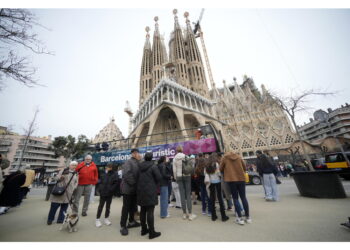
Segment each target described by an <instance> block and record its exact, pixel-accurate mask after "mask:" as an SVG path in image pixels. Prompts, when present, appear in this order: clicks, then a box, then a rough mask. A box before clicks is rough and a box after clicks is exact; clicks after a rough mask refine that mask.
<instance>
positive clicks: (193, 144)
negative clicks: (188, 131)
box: [92, 138, 217, 165]
mask: <svg viewBox="0 0 350 250" xmlns="http://www.w3.org/2000/svg"><path fill="white" fill-rule="evenodd" d="M179 145H181V146H182V147H183V151H184V154H186V155H192V154H193V155H195V154H199V153H209V152H216V149H217V148H216V142H215V139H214V138H207V139H201V140H195V141H184V142H177V143H171V144H161V145H156V146H149V147H142V148H138V150H139V151H140V154H141V155H142V158H143V156H144V155H145V154H146V152H153V159H154V160H158V159H159V158H160V157H161V156H168V157H169V158H173V157H174V156H175V154H176V147H177V146H179ZM130 157H131V153H130V149H128V150H116V151H109V152H103V153H95V154H93V155H92V159H93V161H94V162H95V164H96V165H107V164H108V163H110V162H112V163H123V162H125V161H127V160H128V159H130Z"/></svg>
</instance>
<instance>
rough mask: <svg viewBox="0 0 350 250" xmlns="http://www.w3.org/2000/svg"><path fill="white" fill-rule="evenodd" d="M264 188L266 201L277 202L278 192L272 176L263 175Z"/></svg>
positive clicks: (274, 178)
mask: <svg viewBox="0 0 350 250" xmlns="http://www.w3.org/2000/svg"><path fill="white" fill-rule="evenodd" d="M264 187H265V191H266V199H269V200H274V201H277V200H278V191H277V184H276V177H275V175H274V174H264Z"/></svg>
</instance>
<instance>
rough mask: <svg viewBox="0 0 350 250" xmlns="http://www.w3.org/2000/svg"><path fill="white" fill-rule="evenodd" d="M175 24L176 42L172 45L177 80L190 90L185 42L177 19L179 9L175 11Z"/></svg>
mask: <svg viewBox="0 0 350 250" xmlns="http://www.w3.org/2000/svg"><path fill="white" fill-rule="evenodd" d="M173 14H174V19H175V24H174V41H173V45H172V49H173V52H174V54H173V57H174V61H173V63H174V65H175V69H176V73H175V74H176V79H177V82H178V83H179V84H181V85H182V86H184V87H186V88H190V81H189V78H188V73H187V61H186V55H185V41H184V37H183V34H182V30H181V27H180V25H179V22H178V18H177V9H174V10H173Z"/></svg>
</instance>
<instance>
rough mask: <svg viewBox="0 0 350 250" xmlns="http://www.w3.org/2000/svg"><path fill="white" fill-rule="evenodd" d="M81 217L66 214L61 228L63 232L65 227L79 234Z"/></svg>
mask: <svg viewBox="0 0 350 250" xmlns="http://www.w3.org/2000/svg"><path fill="white" fill-rule="evenodd" d="M78 221H79V216H78V215H77V214H71V215H70V214H69V213H68V212H66V213H64V221H63V224H62V226H61V228H60V230H62V229H63V228H64V227H65V226H66V227H67V228H68V229H69V232H70V233H71V232H77V231H78V228H77V225H78Z"/></svg>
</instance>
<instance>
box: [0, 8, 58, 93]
mask: <svg viewBox="0 0 350 250" xmlns="http://www.w3.org/2000/svg"><path fill="white" fill-rule="evenodd" d="M36 27H42V28H45V27H44V26H42V25H40V24H39V23H38V22H37V17H36V16H35V15H34V14H33V13H32V12H30V11H29V10H25V9H4V8H2V9H0V91H1V89H2V87H4V86H5V84H4V82H3V80H4V77H6V78H12V79H14V80H16V81H18V82H20V83H22V84H24V85H25V86H27V87H34V86H38V85H40V84H38V83H37V79H35V78H34V75H35V72H36V68H35V67H33V66H31V60H30V59H29V56H22V55H19V53H18V51H19V50H20V49H23V48H24V49H26V50H29V51H30V52H31V53H35V54H51V55H52V53H51V52H48V51H47V50H46V48H45V46H44V44H43V42H42V41H41V40H40V39H39V38H38V35H37V34H35V33H34V32H33V29H34V28H36ZM45 29H46V28H45Z"/></svg>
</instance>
